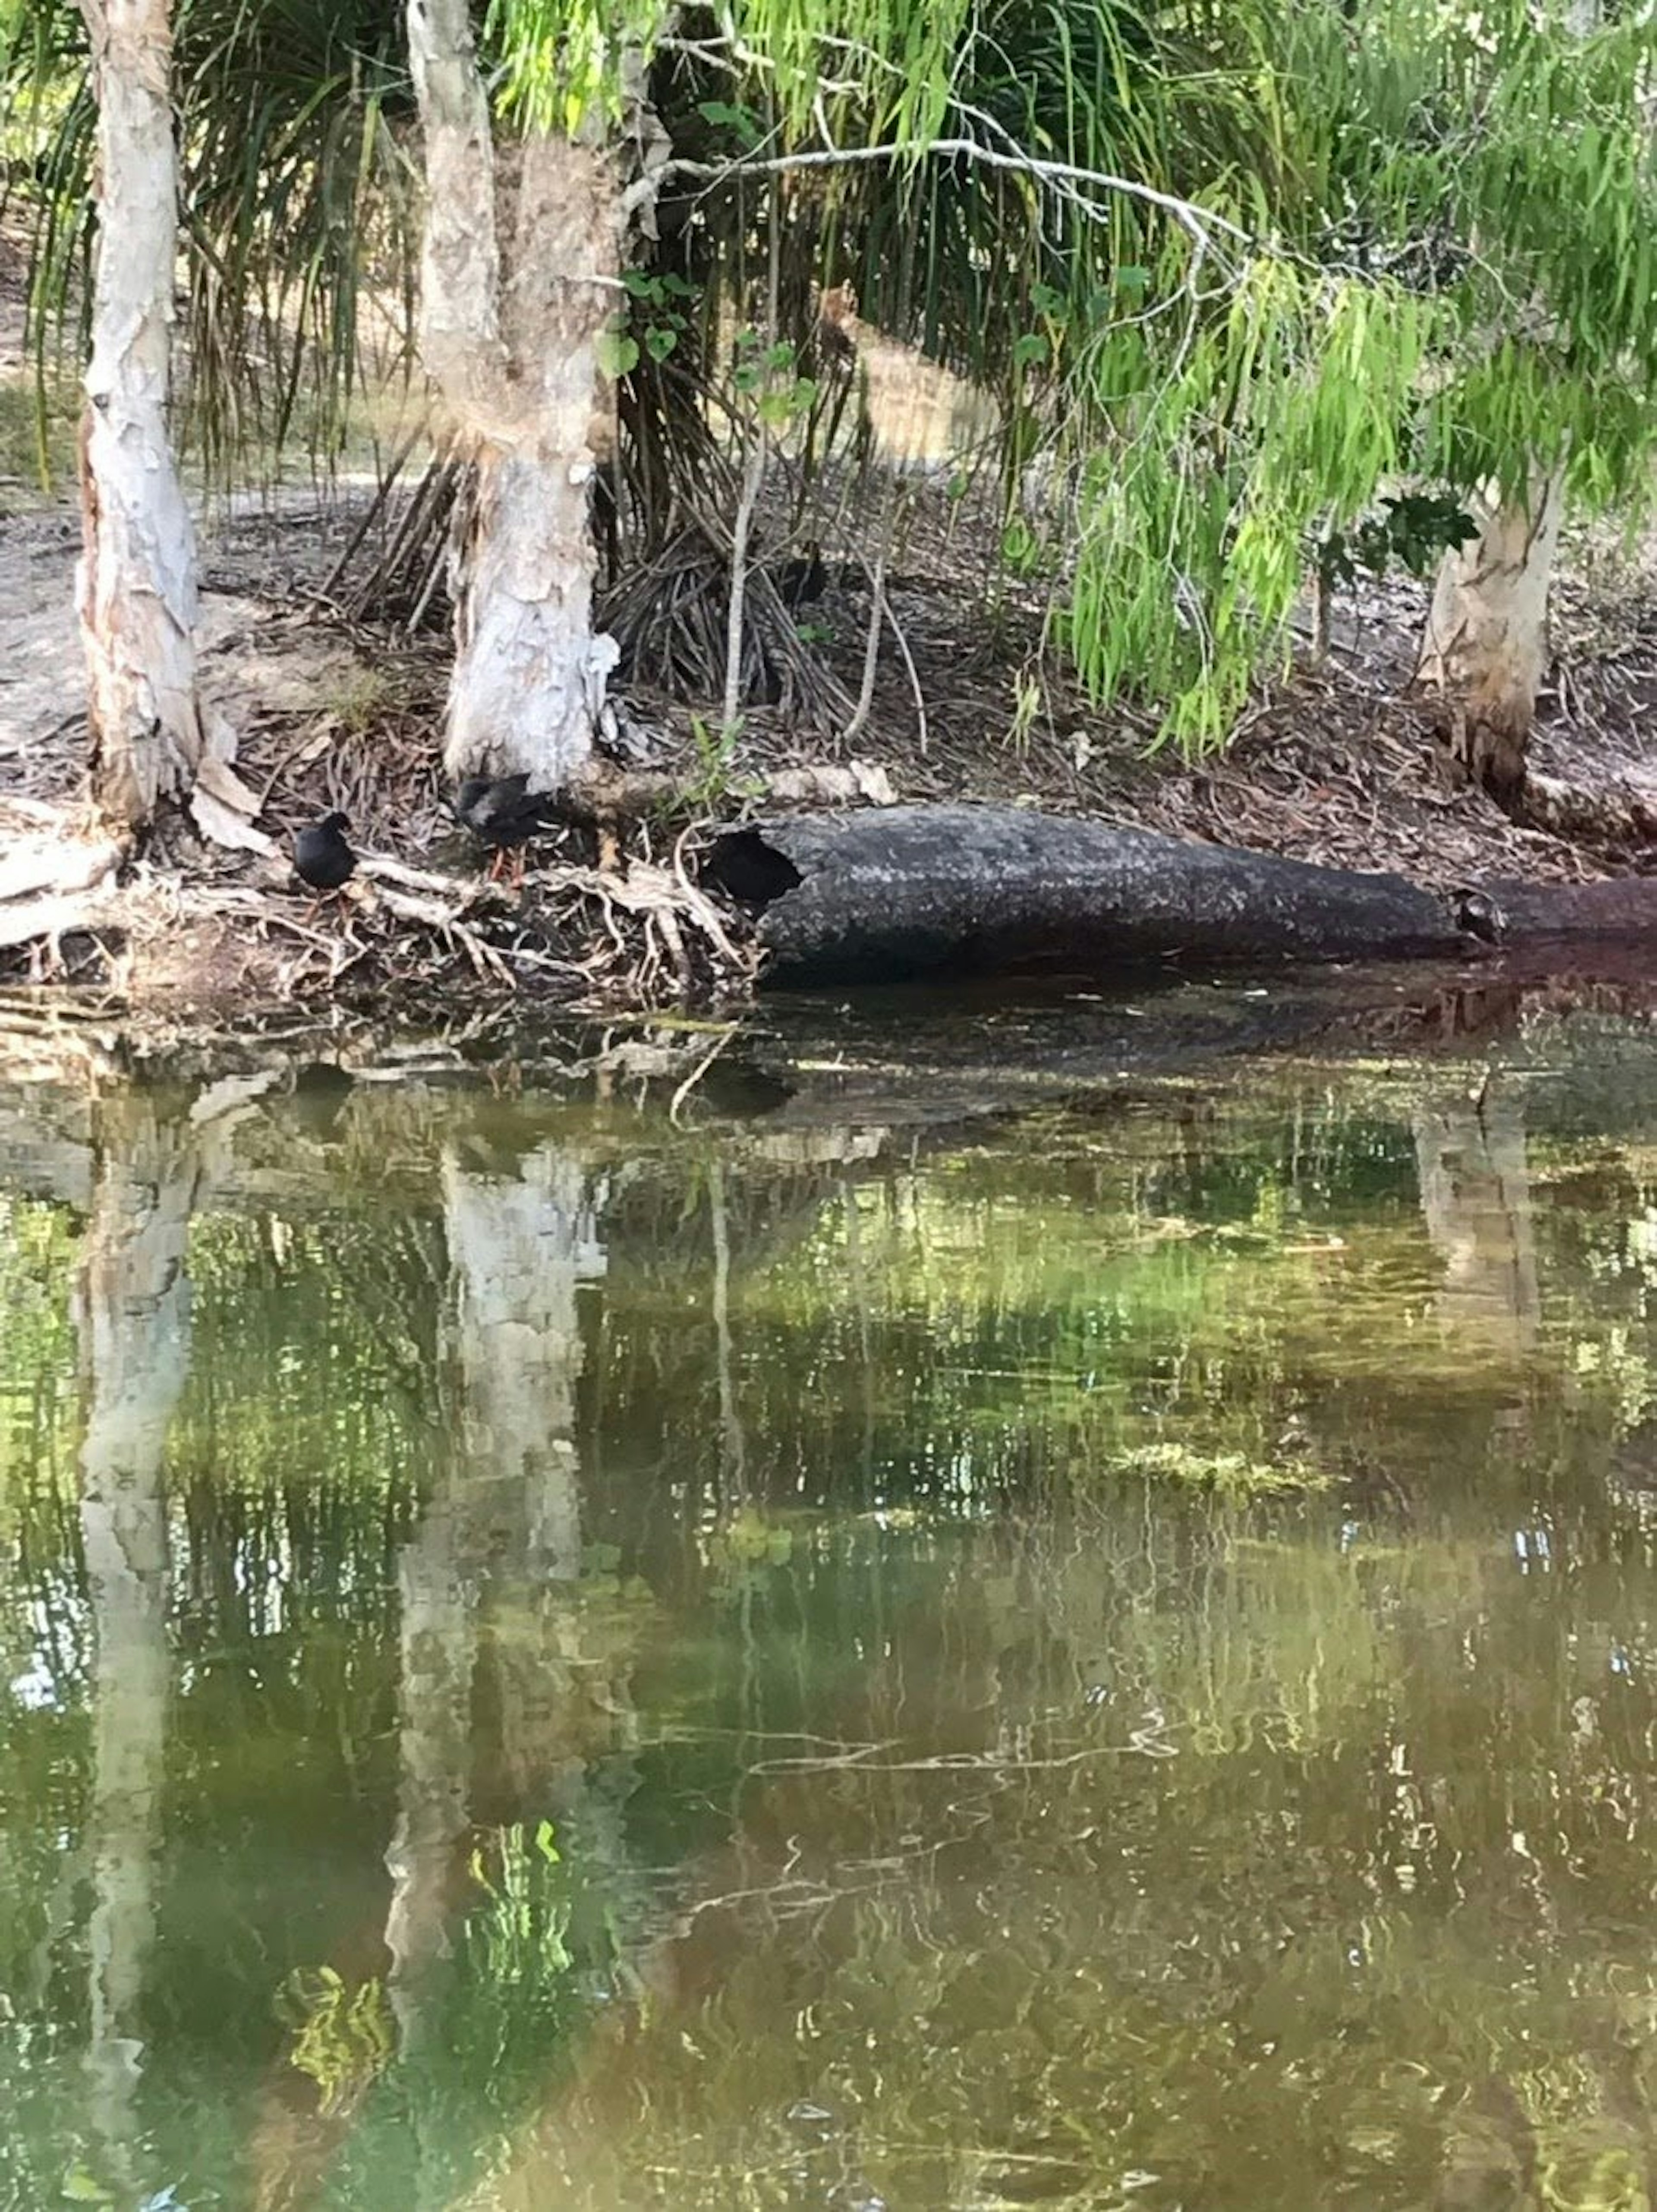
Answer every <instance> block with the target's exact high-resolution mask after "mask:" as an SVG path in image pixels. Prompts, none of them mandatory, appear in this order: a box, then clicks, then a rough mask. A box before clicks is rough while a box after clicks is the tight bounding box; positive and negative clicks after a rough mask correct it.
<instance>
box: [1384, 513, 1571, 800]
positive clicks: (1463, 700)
mask: <svg viewBox="0 0 1657 2212" xmlns="http://www.w3.org/2000/svg"><path fill="white" fill-rule="evenodd" d="M1562 507H1563V474H1562V471H1559V470H1558V469H1555V470H1553V471H1551V472H1544V471H1541V470H1538V471H1536V472H1535V473H1534V474H1533V477H1532V479H1531V486H1530V492H1529V495H1528V497H1527V499H1526V500H1525V501H1522V502H1521V501H1511V500H1510V501H1506V502H1503V501H1502V500H1501V499H1500V497H1499V495H1497V494H1496V492H1495V491H1494V490H1492V492H1491V493H1490V496H1489V497H1487V498H1484V499H1478V500H1475V501H1473V502H1472V513H1473V516H1474V520H1476V521H1477V522H1478V524H1479V526H1480V528H1479V534H1478V537H1477V538H1473V539H1472V540H1470V541H1469V543H1468V544H1466V545H1464V546H1461V547H1460V548H1459V549H1457V550H1455V551H1453V552H1450V553H1448V554H1446V556H1445V557H1444V561H1443V563H1442V566H1441V568H1440V569H1439V572H1438V581H1437V585H1436V586H1435V590H1434V592H1433V605H1432V611H1431V613H1430V614H1429V617H1428V619H1427V634H1426V636H1425V638H1424V640H1423V644H1422V649H1421V658H1420V660H1419V662H1418V664H1417V671H1416V672H1417V676H1418V678H1420V680H1421V681H1422V682H1423V684H1426V685H1427V686H1428V687H1429V689H1430V690H1435V691H1437V692H1439V693H1441V694H1442V696H1443V698H1444V700H1445V702H1446V705H1447V708H1448V720H1449V726H1448V743H1449V746H1450V750H1451V754H1452V757H1454V759H1455V760H1457V761H1458V762H1459V763H1460V765H1461V766H1462V767H1463V768H1464V769H1466V772H1467V774H1468V775H1469V776H1470V777H1471V778H1472V781H1474V782H1475V783H1478V785H1480V786H1481V787H1483V788H1484V790H1486V791H1488V792H1489V793H1490V796H1491V797H1492V798H1493V799H1495V800H1496V803H1497V804H1498V805H1501V806H1503V807H1505V808H1506V809H1507V810H1508V811H1509V812H1513V811H1516V810H1517V809H1518V808H1519V806H1520V805H1521V804H1522V802H1523V799H1524V795H1525V773H1526V759H1527V751H1528V749H1529V744H1530V735H1531V728H1532V725H1533V722H1534V720H1535V719H1536V695H1537V691H1538V690H1539V686H1540V684H1541V681H1542V671H1543V669H1544V667H1545V664H1546V659H1547V650H1548V640H1547V631H1548V591H1549V586H1550V585H1551V581H1552V578H1553V562H1554V556H1555V553H1556V552H1557V550H1558V544H1559V524H1560V517H1561V511H1562Z"/></svg>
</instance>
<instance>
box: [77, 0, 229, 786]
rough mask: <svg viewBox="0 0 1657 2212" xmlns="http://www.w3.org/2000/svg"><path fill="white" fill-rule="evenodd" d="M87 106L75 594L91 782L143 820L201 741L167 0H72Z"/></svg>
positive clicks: (184, 782) (191, 763) (186, 779)
mask: <svg viewBox="0 0 1657 2212" xmlns="http://www.w3.org/2000/svg"><path fill="white" fill-rule="evenodd" d="M82 14H83V15H84V17H85V19H86V24H87V29H88V34H89V36H90V39H91V45H92V74H93V84H94V91H95V94H96V99H97V108H98V209H99V234H98V252H97V268H96V273H95V276H94V294H93V318H92V359H91V362H90V364H89V366H88V370H87V374H86V392H87V401H88V405H87V410H86V416H85V421H84V424H83V427H82V521H83V530H84V540H85V550H84V552H83V555H82V561H81V565H80V570H79V574H78V576H77V580H76V583H77V589H76V597H77V601H78V605H79V611H80V617H81V626H82V635H83V636H84V638H85V641H86V652H87V666H88V678H89V680H90V707H89V713H90V720H91V728H92V768H93V787H94V793H95V795H96V797H97V799H98V802H99V804H100V806H101V807H102V809H103V811H104V812H105V813H106V815H107V816H109V817H110V818H111V819H112V821H114V822H116V823H120V824H122V825H124V826H125V827H127V828H129V829H140V828H142V827H143V825H144V824H145V823H148V822H149V820H150V818H151V817H152V816H153V815H154V814H155V811H156V809H157V807H158V806H160V805H162V804H164V803H167V802H169V801H179V800H182V799H185V797H187V796H188V794H189V792H190V788H191V783H192V781H193V780H194V776H195V772H196V767H197V762H198V761H199V760H200V757H201V752H202V722H201V714H200V709H199V706H198V702H197V691H196V644H195V631H196V614H197V568H196V538H195V530H194V527H193V526H192V524H191V519H190V510H189V507H188V506H187V505H186V504H185V496H184V489H183V486H182V485H181V483H179V473H178V469H177V466H176V465H175V463H174V460H173V449H172V446H171V443H170V441H169V439H168V435H167V396H168V387H169V380H170V374H171V353H172V325H173V276H174V267H175V262H176V258H177V252H178V153H177V149H176V147H175V145H174V143H173V105H172V96H171V76H172V55H173V46H172V27H171V23H170V20H169V7H168V0H82Z"/></svg>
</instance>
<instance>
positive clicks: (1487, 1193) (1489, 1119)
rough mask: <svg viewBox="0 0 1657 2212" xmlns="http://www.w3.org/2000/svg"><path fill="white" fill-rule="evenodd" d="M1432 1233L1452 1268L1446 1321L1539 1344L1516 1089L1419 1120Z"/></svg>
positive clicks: (1525, 1345)
mask: <svg viewBox="0 0 1657 2212" xmlns="http://www.w3.org/2000/svg"><path fill="white" fill-rule="evenodd" d="M1416 1158H1417V1164H1418V1168H1419V1172H1420V1177H1421V1209H1422V1212H1423V1215H1424V1217H1425V1218H1426V1223H1427V1234H1428V1236H1429V1237H1430V1238H1431V1239H1432V1243H1433V1246H1434V1249H1435V1250H1436V1251H1438V1252H1439V1253H1440V1254H1442V1256H1443V1259H1444V1261H1445V1278H1444V1285H1443V1288H1442V1290H1441V1291H1440V1292H1439V1296H1438V1311H1439V1314H1440V1316H1441V1318H1442V1320H1443V1321H1444V1322H1447V1323H1448V1324H1449V1325H1450V1326H1451V1327H1452V1328H1456V1329H1458V1330H1463V1331H1472V1332H1476V1333H1477V1334H1478V1335H1479V1336H1481V1337H1482V1338H1484V1340H1485V1341H1486V1343H1487V1344H1490V1345H1493V1346H1497V1347H1499V1348H1501V1349H1502V1350H1504V1351H1508V1352H1513V1353H1519V1352H1525V1351H1527V1350H1528V1349H1529V1348H1530V1346H1532V1345H1533V1344H1534V1342H1535V1340H1536V1330H1537V1324H1538V1321H1539V1311H1540V1305H1539V1291H1538V1287H1537V1278H1536V1253H1535V1248H1534V1244H1533V1238H1532V1228H1531V1195H1530V1176H1529V1171H1528V1170H1527V1164H1526V1158H1525V1125H1524V1121H1523V1118H1522V1109H1521V1103H1520V1097H1519V1095H1518V1093H1517V1092H1515V1091H1511V1090H1501V1091H1498V1090H1496V1089H1494V1088H1489V1087H1487V1089H1486V1091H1485V1092H1484V1097H1482V1099H1480V1100H1479V1101H1478V1103H1474V1102H1473V1101H1472V1100H1471V1099H1458V1100H1456V1101H1454V1103H1448V1104H1440V1105H1438V1106H1435V1107H1427V1106H1423V1108H1421V1109H1420V1110H1419V1111H1418V1112H1417V1115H1416Z"/></svg>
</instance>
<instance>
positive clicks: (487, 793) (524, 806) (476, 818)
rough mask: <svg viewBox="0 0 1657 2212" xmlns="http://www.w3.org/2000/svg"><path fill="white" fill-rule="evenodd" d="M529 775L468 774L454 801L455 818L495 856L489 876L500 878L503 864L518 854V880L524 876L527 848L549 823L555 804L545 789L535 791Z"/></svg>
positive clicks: (520, 880) (495, 879)
mask: <svg viewBox="0 0 1657 2212" xmlns="http://www.w3.org/2000/svg"><path fill="white" fill-rule="evenodd" d="M529 785H530V780H529V778H528V776H526V775H497V776H487V775H472V776H468V777H467V779H466V781H465V782H464V783H463V784H462V785H461V787H460V788H459V790H458V792H457V793H456V794H455V800H454V813H455V819H456V820H457V821H458V822H463V823H464V824H465V826H466V828H467V829H470V831H471V833H472V835H473V836H474V837H476V840H477V842H478V843H479V844H480V845H483V846H486V847H487V848H489V852H490V853H491V854H493V855H494V857H493V859H492V860H490V862H489V879H490V881H491V882H496V881H498V880H499V878H500V874H501V864H502V863H503V862H509V861H510V860H511V858H512V856H513V854H514V853H516V854H517V859H518V880H519V882H520V883H521V882H522V881H523V879H524V854H523V848H524V847H525V845H526V844H528V842H529V841H530V839H531V837H533V836H534V835H535V833H536V832H537V829H545V828H546V826H547V810H548V807H549V805H550V804H551V801H550V799H549V794H548V793H545V792H533V793H532V792H531V789H530V787H529Z"/></svg>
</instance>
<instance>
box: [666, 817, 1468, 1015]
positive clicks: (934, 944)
mask: <svg viewBox="0 0 1657 2212" xmlns="http://www.w3.org/2000/svg"><path fill="white" fill-rule="evenodd" d="M708 872H710V873H711V874H712V875H713V878H714V879H715V880H716V881H717V882H719V884H722V885H723V886H724V888H725V890H727V891H729V892H730V893H731V895H732V896H734V897H737V898H739V899H742V900H744V901H745V902H748V903H750V905H752V906H754V907H756V908H760V909H761V910H762V911H761V917H760V921H759V937H760V942H761V944H762V945H763V946H764V947H765V948H766V950H767V951H768V953H769V954H770V956H771V966H770V980H771V981H774V982H777V983H784V984H794V985H816V984H843V983H875V982H889V981H899V980H901V979H904V978H907V977H913V976H917V975H928V974H932V975H938V974H944V973H956V974H990V973H1002V972H1015V971H1017V972H1032V971H1041V970H1047V971H1052V970H1055V969H1056V970H1059V971H1062V972H1065V973H1089V974H1099V973H1102V972H1108V971H1110V970H1113V969H1126V968H1132V967H1136V966H1144V965H1145V964H1147V963H1156V962H1162V961H1166V960H1168V959H1170V958H1177V957H1180V956H1181V955H1184V956H1187V957H1191V958H1196V959H1200V960H1202V961H1204V962H1207V963H1212V962H1216V961H1225V962H1242V963H1247V962H1254V963H1260V962H1264V961H1271V960H1396V959H1420V958H1430V957H1441V958H1442V957H1447V956H1448V957H1454V956H1457V955H1460V954H1465V953H1466V952H1469V951H1473V950H1475V949H1477V948H1478V945H1480V943H1481V941H1482V940H1484V939H1488V938H1489V937H1490V935H1491V934H1492V933H1493V924H1492V921H1491V920H1490V913H1489V908H1488V907H1487V904H1486V902H1485V901H1484V900H1483V899H1482V898H1480V897H1479V896H1477V895H1470V894H1467V893H1462V892H1457V893H1453V894H1450V895H1448V896H1440V895H1438V894H1435V893H1434V892H1432V891H1427V890H1422V888H1421V887H1420V886H1419V885H1418V884H1412V883H1410V882H1407V881H1406V880H1405V878H1403V877H1401V876H1391V875H1369V874H1361V873H1359V872H1357V871H1355V870H1352V869H1345V868H1321V867H1314V866H1310V865H1309V864H1308V863H1307V862H1305V861H1301V860H1279V859H1278V858H1276V857H1275V856H1273V855H1272V854H1266V853H1252V852H1244V851H1241V850H1239V849H1236V848H1231V847H1228V846H1223V845H1199V844H1194V843H1187V842H1184V841H1183V840H1181V839H1180V838H1176V837H1164V836H1156V835H1153V834H1152V833H1151V832H1150V831H1147V830H1139V829H1115V828H1113V827H1111V826H1110V825H1109V824H1108V823H1102V822H1087V821H1078V820H1076V819H1073V818H1071V817H1064V816H1057V815H1050V814H1037V813H1033V812H1030V811H1026V810H1025V809H1023V808H1020V807H998V806H889V807H880V808H873V809H870V810H869V811H865V812H859V813H850V814H800V815H794V816H787V817H775V818H773V819H770V820H768V821H764V822H760V823H754V824H752V825H750V826H749V827H747V828H745V829H737V830H732V831H731V832H729V833H727V834H726V835H725V836H723V837H721V838H720V839H719V841H718V842H717V843H716V844H715V846H714V848H713V853H712V854H711V856H710V858H709V861H708Z"/></svg>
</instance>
